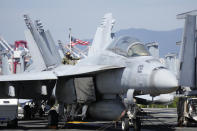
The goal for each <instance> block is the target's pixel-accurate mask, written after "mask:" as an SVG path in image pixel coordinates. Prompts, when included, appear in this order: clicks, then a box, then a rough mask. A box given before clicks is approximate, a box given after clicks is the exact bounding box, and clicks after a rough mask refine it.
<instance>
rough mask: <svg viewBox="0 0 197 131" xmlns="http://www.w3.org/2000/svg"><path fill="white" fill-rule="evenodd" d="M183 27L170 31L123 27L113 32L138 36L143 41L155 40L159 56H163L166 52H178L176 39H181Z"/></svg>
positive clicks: (117, 34) (120, 34) (116, 34)
mask: <svg viewBox="0 0 197 131" xmlns="http://www.w3.org/2000/svg"><path fill="white" fill-rule="evenodd" d="M182 32H183V29H175V30H170V31H152V30H147V29H136V28H130V29H123V30H119V31H117V32H116V33H115V36H116V37H118V36H122V35H127V36H132V37H136V38H138V39H139V40H140V41H141V42H143V43H150V42H157V43H159V50H160V56H161V57H163V56H165V55H166V54H167V53H178V52H179V46H177V45H176V42H177V41H181V39H182Z"/></svg>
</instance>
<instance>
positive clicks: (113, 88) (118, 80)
mask: <svg viewBox="0 0 197 131" xmlns="http://www.w3.org/2000/svg"><path fill="white" fill-rule="evenodd" d="M114 22H115V20H114V19H113V17H112V14H110V13H109V14H106V15H105V16H104V18H103V21H102V23H101V25H100V26H99V27H98V28H97V31H96V34H95V37H94V40H93V44H92V46H91V48H90V50H89V54H88V57H86V58H84V59H83V60H81V61H80V62H79V63H78V64H76V65H75V66H68V65H67V66H65V65H61V64H59V65H57V66H56V67H55V68H53V69H51V70H50V68H48V69H49V70H50V71H44V70H45V68H44V67H46V63H48V65H49V66H48V67H50V66H51V65H52V66H54V64H53V62H54V60H52V61H50V60H49V59H50V58H48V57H49V56H50V53H49V52H48V51H49V50H47V49H49V47H44V46H40V47H39V50H42V53H43V54H41V52H40V51H39V50H37V49H36V50H37V53H38V54H40V55H39V59H41V60H42V62H43V64H42V65H43V66H40V68H39V69H40V70H42V71H43V72H39V73H38V72H35V73H34V74H33V73H27V74H16V75H9V76H8V75H7V76H2V77H0V81H1V83H3V82H6V81H8V82H13V83H15V84H22V85H23V83H25V82H28V81H30V82H32V83H31V84H32V85H34V82H35V81H36V82H37V81H44V82H46V83H47V84H48V85H49V86H50V83H48V82H49V81H50V80H55V79H57V81H56V98H57V100H58V102H59V103H60V104H61V105H63V106H65V107H66V109H67V110H66V113H67V114H66V118H67V120H69V119H70V120H74V119H75V118H79V117H80V118H81V119H84V118H86V119H94V120H119V119H120V118H122V128H123V130H127V129H128V128H129V123H130V122H131V121H133V123H136V122H139V118H138V117H137V115H136V103H135V99H134V96H136V95H138V94H140V95H141V94H150V95H151V96H157V95H160V94H165V93H170V92H173V91H175V90H176V89H177V80H176V77H175V76H174V75H173V74H172V73H171V72H170V71H169V70H168V69H166V68H165V66H164V65H163V64H161V63H160V61H159V60H158V59H155V58H153V57H152V56H150V53H149V52H148V50H147V49H146V47H145V45H144V44H142V42H140V41H139V40H138V39H136V38H132V37H129V36H122V37H119V38H116V37H114V35H113V33H112V28H113V25H114ZM34 31H35V32H36V30H34ZM31 33H32V32H31ZM29 34H30V33H29ZM35 34H38V33H35ZM37 37H38V38H40V35H39V34H38V35H37ZM32 40H35V38H34V39H33V38H32ZM36 43H37V44H38V43H44V42H42V41H41V42H39V41H36V42H35V44H36ZM45 46H46V45H45ZM30 52H31V51H30ZM44 55H45V57H44ZM52 56H55V55H54V54H53V55H52ZM52 58H54V57H52ZM47 59H48V61H47ZM38 62H39V61H37V62H35V63H37V64H38ZM51 63H52V64H51ZM40 74H43V75H40ZM44 74H45V75H44ZM47 74H49V75H47ZM26 76H28V77H26ZM36 77H37V79H36ZM25 86H26V85H24V88H25ZM26 88H27V87H26ZM114 109H115V110H114ZM60 113H61V111H60ZM129 121H130V122H129ZM134 125H136V124H134ZM136 128H138V127H136Z"/></svg>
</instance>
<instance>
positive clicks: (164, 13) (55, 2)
mask: <svg viewBox="0 0 197 131" xmlns="http://www.w3.org/2000/svg"><path fill="white" fill-rule="evenodd" d="M195 9H197V0H0V35H1V36H3V37H4V39H6V41H8V42H9V43H11V44H12V43H14V41H15V40H23V39H25V37H24V30H25V29H26V25H25V23H24V20H23V15H24V14H28V15H29V16H30V17H31V18H32V19H33V20H36V19H40V20H41V21H42V23H43V25H44V27H45V29H49V30H50V31H51V34H52V36H53V38H54V40H55V41H57V40H62V41H63V42H66V41H68V29H69V28H72V34H73V36H75V37H77V38H79V39H86V38H87V39H89V38H93V37H94V34H95V31H96V28H97V26H99V24H100V23H101V18H102V17H103V16H104V14H105V13H109V12H110V13H112V14H113V17H114V18H115V19H116V24H115V26H114V30H113V31H114V32H115V31H118V30H120V29H128V28H143V29H149V30H157V31H163V30H165V31H166V30H173V29H176V28H182V27H183V24H184V21H183V20H177V19H176V15H177V14H180V13H183V12H187V11H191V10H195Z"/></svg>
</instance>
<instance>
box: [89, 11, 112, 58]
mask: <svg viewBox="0 0 197 131" xmlns="http://www.w3.org/2000/svg"><path fill="white" fill-rule="evenodd" d="M114 23H115V19H114V18H113V17H112V14H111V13H107V14H105V15H104V17H103V19H102V23H101V25H100V26H99V27H98V28H97V30H96V34H95V36H94V40H93V42H92V46H91V48H90V49H89V52H88V55H89V56H90V55H94V54H97V53H99V52H100V51H102V50H105V49H106V48H107V46H108V45H109V44H110V43H111V42H112V37H113V36H112V28H113V25H114Z"/></svg>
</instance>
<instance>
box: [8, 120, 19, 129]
mask: <svg viewBox="0 0 197 131" xmlns="http://www.w3.org/2000/svg"><path fill="white" fill-rule="evenodd" d="M7 127H11V128H16V127H18V120H17V119H14V120H11V121H9V122H8V124H7Z"/></svg>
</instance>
